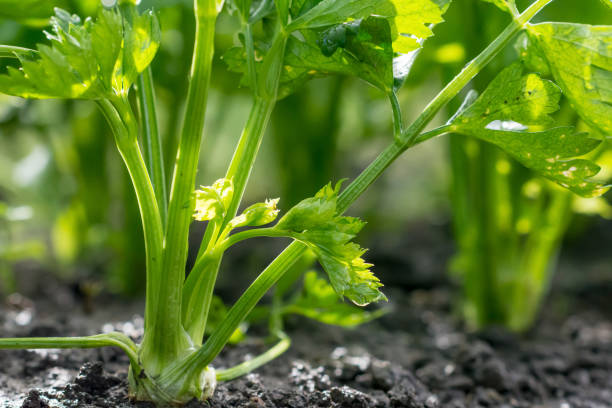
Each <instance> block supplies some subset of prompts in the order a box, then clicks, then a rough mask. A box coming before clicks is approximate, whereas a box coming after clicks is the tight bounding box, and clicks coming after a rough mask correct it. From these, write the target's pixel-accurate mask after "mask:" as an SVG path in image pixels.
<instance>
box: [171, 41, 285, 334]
mask: <svg viewBox="0 0 612 408" xmlns="http://www.w3.org/2000/svg"><path fill="white" fill-rule="evenodd" d="M286 42H287V36H286V34H285V33H283V32H281V31H279V32H277V34H276V35H275V38H274V42H273V44H272V47H271V48H270V51H269V52H268V55H267V56H266V59H265V60H264V63H263V65H264V66H263V69H262V75H261V76H260V77H259V79H260V81H261V82H259V83H257V84H256V85H255V86H254V88H255V89H257V91H256V96H255V101H254V104H253V107H252V109H251V113H250V114H249V118H248V120H247V124H246V126H245V129H244V131H243V132H242V136H241V137H240V140H239V142H238V146H237V147H236V151H235V152H234V156H233V157H232V161H231V163H230V165H229V168H228V170H227V173H226V175H225V178H227V179H231V180H232V183H233V186H234V194H233V197H232V201H231V203H230V205H229V208H228V209H227V212H226V214H225V217H224V219H223V222H222V224H221V226H220V228H218V231H219V232H222V231H224V230H225V227H226V226H227V224H228V223H229V222H230V221H231V220H232V218H234V217H235V216H236V213H237V212H238V207H239V206H240V203H241V201H242V196H243V195H244V191H245V189H246V185H247V182H248V180H249V176H250V175H251V171H252V169H253V166H254V165H255V159H256V158H257V153H258V152H259V147H260V146H261V141H262V139H263V136H264V134H265V131H266V129H267V127H268V124H269V122H270V116H271V115H272V111H273V110H274V107H275V106H276V94H277V91H278V84H279V80H280V74H281V69H282V64H283V60H284V55H285V45H286ZM215 230H217V226H216V225H214V224H212V223H211V224H209V225H208V228H207V231H206V234H205V235H204V240H203V241H202V243H201V244H200V251H199V253H198V260H197V261H196V265H197V266H199V260H200V258H201V257H203V256H205V252H206V248H208V247H209V245H210V244H211V242H213V243H214V242H215V241H216V239H217V236H215V235H216V234H214V233H213V231H215ZM217 259H218V262H217V266H216V268H215V269H214V270H212V269H210V268H200V267H197V268H194V269H193V270H192V271H191V273H190V274H189V277H188V278H187V281H186V282H185V286H184V290H183V296H184V298H183V314H182V316H183V324H184V326H185V327H186V328H187V330H188V332H189V334H190V337H191V340H192V342H193V343H194V344H198V345H199V344H201V341H202V336H203V334H204V331H205V329H206V323H207V320H208V311H209V310H210V304H211V302H212V297H213V289H214V286H215V282H216V280H217V275H218V269H219V264H220V262H221V256H219V257H218V258H217ZM196 288H197V289H198V290H196ZM200 289H202V291H200ZM196 296H197V299H194V297H196ZM188 314H189V315H190V316H191V319H189V320H188V317H189V316H187V315H188ZM193 316H199V318H198V319H197V320H194V319H193Z"/></svg>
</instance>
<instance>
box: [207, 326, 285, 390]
mask: <svg viewBox="0 0 612 408" xmlns="http://www.w3.org/2000/svg"><path fill="white" fill-rule="evenodd" d="M290 346H291V339H290V338H289V337H287V336H286V335H284V334H282V333H281V339H280V341H279V342H278V343H277V344H276V345H274V347H272V348H270V349H269V350H268V351H266V352H265V353H263V354H260V355H258V356H257V357H254V358H252V359H250V360H248V361H245V362H244V363H242V364H238V365H237V366H235V367H231V368H228V369H226V370H219V371H217V381H230V380H233V379H235V378H238V377H242V376H243V375H246V374H248V373H250V372H252V371H253V370H255V369H257V368H259V367H261V366H262V365H264V364H267V363H268V362H270V361H272V360H274V359H275V358H277V357H278V356H280V355H281V354H283V353H284V352H285V351H287V350H288V349H289V347H290Z"/></svg>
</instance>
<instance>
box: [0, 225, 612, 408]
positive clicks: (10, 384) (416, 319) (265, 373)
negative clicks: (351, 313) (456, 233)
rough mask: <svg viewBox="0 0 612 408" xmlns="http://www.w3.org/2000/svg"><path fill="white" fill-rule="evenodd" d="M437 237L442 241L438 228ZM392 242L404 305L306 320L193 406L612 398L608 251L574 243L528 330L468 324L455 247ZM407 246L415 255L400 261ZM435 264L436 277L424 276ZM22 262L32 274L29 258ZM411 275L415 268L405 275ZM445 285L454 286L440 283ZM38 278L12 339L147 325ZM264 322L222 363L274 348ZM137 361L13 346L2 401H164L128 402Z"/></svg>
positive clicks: (133, 306)
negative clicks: (347, 321)
mask: <svg viewBox="0 0 612 408" xmlns="http://www.w3.org/2000/svg"><path fill="white" fill-rule="evenodd" d="M430 239H431V240H432V241H438V237H437V236H435V234H434V236H432V237H430ZM427 241H428V239H425V240H424V241H423V240H421V241H420V242H424V244H422V245H425V244H426V243H427ZM405 242H406V241H404V245H406V244H405ZM438 242H440V241H438ZM605 242H610V241H609V240H606V241H605ZM381 245H384V246H386V247H388V248H390V249H389V250H388V252H385V251H384V250H382V249H381V250H380V251H376V250H373V251H372V253H377V254H378V256H379V257H382V258H381V259H375V260H374V261H375V262H377V263H379V264H380V265H379V272H382V275H383V281H384V280H385V275H391V274H392V275H393V276H395V277H396V278H395V279H394V280H391V281H392V282H393V285H392V286H390V287H389V286H388V287H387V290H386V294H387V296H388V297H389V299H391V301H390V302H389V306H390V307H391V309H392V310H391V312H390V313H388V314H387V315H385V316H384V317H382V318H380V319H379V320H377V321H374V322H372V323H369V324H367V325H364V326H361V327H359V328H356V329H353V330H346V329H341V328H335V327H329V326H323V325H321V324H318V323H315V322H312V321H309V320H306V319H303V318H292V319H290V320H289V321H288V323H287V331H288V332H289V333H290V335H291V338H292V340H293V344H292V347H291V349H290V350H289V351H288V352H287V353H286V354H284V355H283V356H281V357H280V358H279V359H277V360H275V361H273V362H271V363H270V364H268V365H266V366H264V367H262V368H260V369H259V370H257V371H256V372H254V373H252V374H250V375H248V376H246V377H243V378H240V379H237V380H234V381H231V382H227V383H222V384H220V385H219V386H218V388H217V391H216V393H215V395H214V397H213V398H212V399H211V400H210V401H208V402H207V403H199V402H196V401H192V402H191V403H190V404H189V407H191V408H196V407H213V408H217V407H219V408H220V407H228V408H238V407H245V408H247V407H248V408H259V407H262V408H263V407H347V408H348V407H368V408H369V407H381V408H383V407H406V408H435V407H440V408H455V407H456V408H459V407H500V408H502V407H504V408H505V407H538V408H570V407H571V408H582V407H584V408H600V407H601V408H604V407H612V307H611V306H612V299H611V297H610V296H609V294H610V293H611V286H612V283H611V280H612V279H610V276H606V275H609V271H610V270H611V269H612V268H611V265H610V261H609V260H606V259H607V258H606V257H604V256H603V255H602V254H601V253H599V254H590V255H589V259H588V262H587V261H586V260H584V259H578V258H577V256H578V255H577V254H579V253H584V252H581V251H580V248H579V247H577V249H575V250H576V253H572V252H571V251H569V256H570V257H569V258H567V259H565V258H562V260H561V262H560V271H559V274H558V278H557V280H556V282H555V285H554V288H553V290H552V293H551V296H549V298H548V299H547V302H546V305H545V307H544V308H543V313H542V316H541V317H540V319H539V321H538V323H537V324H536V325H535V327H534V328H533V330H532V331H530V332H529V333H526V334H524V335H521V336H518V335H514V334H511V333H508V332H506V331H504V330H502V329H490V330H488V331H485V332H478V333H476V332H471V331H469V330H467V328H466V327H464V325H463V324H462V322H461V319H459V318H458V316H457V315H456V313H455V312H454V308H453V306H452V305H453V298H452V296H451V294H452V293H455V291H454V290H453V288H452V285H450V284H449V283H448V282H447V281H446V280H445V279H443V277H442V275H440V274H441V273H442V272H443V270H444V263H445V262H446V259H447V258H448V254H449V253H450V251H451V249H450V248H449V247H440V246H432V247H436V248H438V250H437V251H433V252H431V251H430V252H428V253H429V256H426V255H423V251H421V249H422V248H421V247H419V246H417V245H415V246H414V247H413V248H412V249H406V248H411V247H410V245H406V246H405V247H404V251H403V252H402V251H399V252H398V251H396V250H394V249H393V246H392V244H390V243H382V244H381ZM440 248H442V249H440ZM398 253H402V254H403V255H402V257H403V258H402V259H403V261H402V259H393V255H392V254H398ZM417 253H418V254H417ZM425 267H427V268H428V269H429V270H430V271H432V273H431V275H429V276H430V278H429V279H425V278H423V276H420V277H419V276H418V275H417V274H416V273H413V271H416V270H422V269H423V268H425ZM22 268H23V269H24V270H25V271H24V274H25V275H27V273H29V272H28V266H22ZM578 268H579V269H578ZM381 269H382V270H381ZM385 269H386V270H385ZM577 271H579V272H580V274H579V275H578V274H577ZM32 273H33V272H32ZM406 275H408V276H412V278H409V277H407V278H405V279H401V278H398V277H399V276H406ZM577 276H579V277H580V279H579V281H580V284H577V283H576V282H577V281H578V280H577ZM432 277H433V278H432ZM440 281H442V282H445V283H443V284H441V285H440V284H438V285H436V284H435V283H436V282H438V283H439V282H440ZM35 282H38V283H33V284H32V287H30V288H28V289H27V290H28V291H30V293H37V296H36V297H34V298H33V300H30V299H28V298H26V297H23V296H19V295H13V296H11V297H9V299H8V300H7V302H6V304H5V305H4V309H3V310H2V314H1V317H0V324H1V325H2V335H3V336H6V337H8V336H56V335H86V334H93V333H96V332H100V331H110V330H120V331H123V332H125V333H126V334H128V335H130V336H132V337H134V338H135V339H138V338H139V337H140V336H141V335H142V329H143V320H142V317H140V316H139V315H138V313H141V311H142V310H143V309H142V304H141V303H139V302H133V303H126V302H125V301H119V300H117V299H115V298H112V297H110V298H106V297H103V298H101V299H98V300H97V301H96V304H98V305H104V307H103V308H98V309H94V312H93V314H91V315H85V314H84V313H83V312H82V311H81V309H82V308H81V307H80V304H82V303H83V302H82V300H80V299H79V297H78V296H75V293H74V291H70V290H68V289H66V288H65V287H63V286H61V285H59V284H54V283H49V282H44V283H43V282H40V281H35ZM24 292H26V291H25V290H24ZM606 294H607V295H606ZM256 332H257V331H255V333H253V334H252V335H251V336H249V337H248V338H247V340H246V341H244V342H242V343H241V344H239V345H236V346H231V347H229V348H227V350H226V351H225V352H224V353H223V354H222V355H221V356H219V358H218V359H217V360H216V361H215V362H214V365H215V366H216V367H217V368H222V367H227V366H230V365H233V364H236V363H239V362H241V361H243V359H244V358H246V357H247V356H249V355H254V354H256V353H258V352H261V351H263V350H264V349H265V348H266V346H267V344H266V341H265V334H263V335H258V334H257V333H256ZM127 366H128V360H127V358H126V357H125V356H124V355H123V354H122V352H121V351H120V350H118V349H113V348H106V349H100V350H76V351H74V350H72V351H65V350H44V351H43V350H38V351H25V350H6V351H0V405H1V406H2V407H22V408H43V407H113V408H115V407H133V406H138V407H150V406H151V405H150V404H146V403H138V404H136V403H132V402H130V401H129V400H128V398H127V386H126V372H127Z"/></svg>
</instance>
